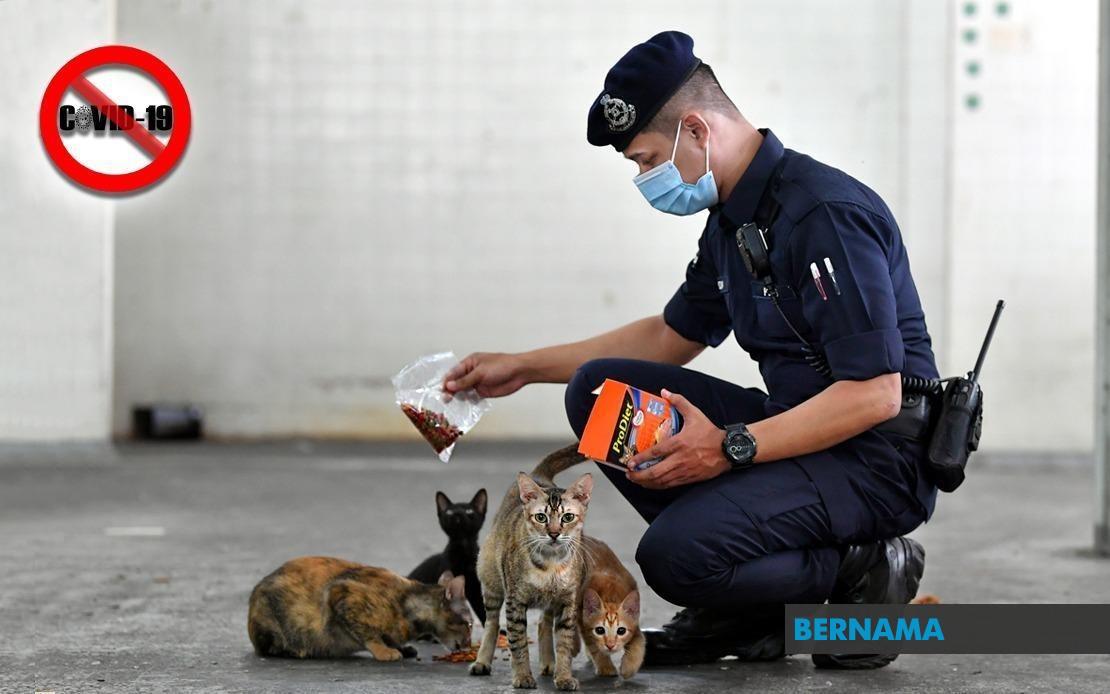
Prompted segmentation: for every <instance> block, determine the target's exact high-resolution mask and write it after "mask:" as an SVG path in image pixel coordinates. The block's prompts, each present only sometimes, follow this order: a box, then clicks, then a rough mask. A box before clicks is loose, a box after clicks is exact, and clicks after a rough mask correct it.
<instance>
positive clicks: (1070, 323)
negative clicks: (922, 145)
mask: <svg viewBox="0 0 1110 694" xmlns="http://www.w3.org/2000/svg"><path fill="white" fill-rule="evenodd" d="M969 6H970V7H973V8H974V9H973V10H970V11H969V9H968V7H969ZM955 7H956V15H955V32H954V41H955V43H954V57H953V73H954V75H955V79H954V80H953V82H952V90H953V92H952V98H951V109H952V152H953V166H952V173H951V185H952V207H951V211H950V222H949V223H950V238H951V248H950V250H949V253H950V270H949V279H948V282H949V286H950V288H951V289H950V291H951V307H952V310H951V311H950V312H949V313H948V314H947V320H946V321H945V323H944V326H945V330H946V332H947V334H948V335H949V340H948V341H947V343H946V345H945V346H946V350H945V351H946V357H947V360H948V362H949V364H952V365H953V366H959V367H962V368H970V367H971V366H972V365H973V363H974V360H975V354H976V351H977V350H978V343H979V342H980V341H981V340H982V339H983V334H984V332H985V330H986V324H987V320H988V319H989V318H990V312H991V311H992V310H993V307H994V303H995V301H996V300H997V299H998V298H1000V297H1005V298H1006V300H1007V308H1006V312H1005V314H1004V317H1003V320H1002V322H1001V323H1000V325H999V329H998V333H997V335H996V337H995V341H994V346H993V347H992V348H991V353H990V357H989V360H988V363H987V366H986V368H985V370H984V379H985V382H986V384H987V385H985V386H984V388H985V390H986V393H985V396H984V397H985V402H986V403H987V407H988V408H989V409H988V410H987V412H986V421H985V437H986V439H985V442H986V445H990V446H994V447H999V448H1017V449H1038V450H1049V451H1051V450H1059V449H1090V446H1091V444H1092V440H1093V439H1092V422H1093V420H1092V415H1093V407H1094V405H1093V395H1094V386H1093V383H1094V377H1093V368H1094V349H1093V341H1094V290H1095V256H1094V251H1095V169H1096V159H1095V143H1096V121H1095V117H1096V97H1097V81H1096V80H1097V72H1096V70H1097V58H1098V45H1097V36H1098V3H1095V2H1075V3H1067V4H1057V3H1044V2H1032V1H1028V0H1027V1H1025V2H978V3H975V2H959V3H956V5H955ZM967 32H973V33H971V34H970V35H969V34H968V33H967ZM972 64H977V65H978V71H977V72H976V73H974V74H973V72H972V71H970V70H969V65H972ZM973 69H974V68H971V70H973ZM969 100H971V101H972V104H974V103H975V102H976V100H977V104H978V105H977V106H974V107H972V105H970V104H969V103H968V102H969Z"/></svg>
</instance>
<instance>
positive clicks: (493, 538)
mask: <svg viewBox="0 0 1110 694" xmlns="http://www.w3.org/2000/svg"><path fill="white" fill-rule="evenodd" d="M582 460H583V458H582V456H580V455H579V454H578V453H577V444H575V445H572V446H568V447H566V448H563V449H560V450H559V451H556V452H555V453H552V454H551V455H549V456H548V457H547V458H545V459H544V460H543V462H541V463H540V464H539V465H538V466H537V467H536V469H535V470H534V471H533V473H532V474H533V477H530V476H528V475H526V474H524V473H523V472H521V473H519V474H518V475H517V480H516V484H514V485H513V486H512V487H511V488H510V489H509V492H508V494H506V496H505V499H504V501H502V503H501V508H500V509H498V511H497V515H496V516H494V519H493V527H492V528H491V529H490V533H489V535H488V536H487V537H486V540H485V542H484V543H483V544H482V549H481V551H480V552H479V553H478V578H479V579H481V582H482V596H483V599H484V601H485V606H486V625H485V629H484V630H483V633H482V645H481V647H480V648H479V649H478V657H477V660H475V662H474V663H472V664H471V666H470V674H472V675H488V674H490V665H491V663H492V661H493V654H494V649H495V647H496V644H497V636H498V628H499V626H500V618H501V606H502V605H504V606H505V620H506V626H507V632H508V637H509V651H510V652H511V654H512V670H513V686H514V687H517V688H527V689H531V688H534V687H535V686H536V680H535V678H534V677H533V676H532V668H531V664H530V663H529V661H528V636H527V633H526V630H527V618H526V611H527V610H528V608H530V607H542V608H543V609H544V611H545V615H549V618H550V620H551V622H552V629H551V633H553V636H554V639H555V641H556V644H554V645H553V644H551V643H550V639H549V640H548V643H543V642H542V641H541V643H540V664H541V666H542V671H541V672H542V674H544V675H550V674H554V676H555V686H556V687H557V688H558V689H562V690H574V689H578V680H577V679H575V678H574V674H573V673H572V672H571V659H572V658H573V654H574V652H575V651H576V650H577V645H578V634H577V629H576V628H575V627H576V621H577V619H576V617H577V614H576V610H577V607H578V600H579V589H580V587H581V584H582V581H583V579H584V576H585V555H584V552H583V551H582V548H581V542H582V526H583V523H584V521H585V518H586V509H587V508H588V506H589V503H590V494H591V492H592V490H593V477H592V476H591V475H590V474H589V473H586V474H584V475H582V476H581V477H579V478H578V479H577V480H575V482H574V484H572V485H570V486H569V487H567V488H566V489H561V488H559V487H557V486H555V483H554V482H552V477H553V476H554V474H556V473H557V472H558V471H559V470H562V469H565V468H566V467H569V466H570V465H573V464H575V463H578V462H580V461H582ZM540 633H541V634H542V633H543V629H541V631H540Z"/></svg>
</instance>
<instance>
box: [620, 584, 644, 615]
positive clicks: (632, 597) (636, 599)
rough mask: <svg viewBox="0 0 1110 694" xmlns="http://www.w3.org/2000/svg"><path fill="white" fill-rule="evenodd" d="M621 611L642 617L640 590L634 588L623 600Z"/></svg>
mask: <svg viewBox="0 0 1110 694" xmlns="http://www.w3.org/2000/svg"><path fill="white" fill-rule="evenodd" d="M621 612H623V613H625V614H626V615H628V616H629V617H632V618H633V619H639V618H640V591H638V590H634V591H632V592H631V593H629V594H628V595H626V596H624V600H622V601H621Z"/></svg>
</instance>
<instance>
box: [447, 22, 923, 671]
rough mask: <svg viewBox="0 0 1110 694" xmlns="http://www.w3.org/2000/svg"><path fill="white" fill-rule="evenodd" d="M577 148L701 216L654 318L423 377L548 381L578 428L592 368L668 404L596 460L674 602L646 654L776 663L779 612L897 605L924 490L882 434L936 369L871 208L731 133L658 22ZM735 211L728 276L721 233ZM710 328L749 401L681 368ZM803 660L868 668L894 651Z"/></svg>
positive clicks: (662, 207)
mask: <svg viewBox="0 0 1110 694" xmlns="http://www.w3.org/2000/svg"><path fill="white" fill-rule="evenodd" d="M587 139H588V140H589V142H590V143H591V144H593V145H597V146H609V145H611V146H612V147H613V148H614V149H616V150H617V151H618V152H621V153H623V155H624V156H625V157H626V158H627V159H630V160H631V161H632V162H634V163H635V164H636V165H637V166H638V167H639V172H640V173H639V175H638V176H636V178H634V179H633V181H634V183H635V184H636V186H637V187H638V188H639V189H640V191H641V192H642V193H643V194H644V197H645V198H646V199H647V202H648V203H649V204H651V205H652V206H653V207H655V208H656V209H658V210H659V211H661V212H666V213H670V214H676V215H690V214H696V213H699V212H703V211H706V210H708V212H709V214H708V217H707V219H706V224H705V229H704V231H703V232H702V234H701V238H700V239H699V240H698V249H697V253H696V255H695V256H694V259H693V260H692V261H691V262H690V263H689V265H688V267H687V268H686V279H685V282H684V283H683V284H682V285H681V286H680V287H679V288H678V291H676V292H675V294H674V296H673V297H672V298H671V299H670V301H669V302H668V303H667V305H666V307H665V308H664V309H663V313H662V315H656V316H652V317H649V318H645V319H642V320H639V321H636V322H634V323H631V324H629V325H626V326H624V327H621V328H617V329H616V330H613V331H611V332H608V333H605V334H602V335H599V336H597V337H594V338H591V339H587V340H583V341H580V342H575V343H571V344H565V345H559V346H554V347H547V348H544V349H538V350H535V351H531V352H525V353H520V354H493V353H477V354H472V355H470V356H468V357H467V358H465V359H464V360H463V361H462V362H461V363H460V364H459V365H458V367H456V368H455V369H454V370H453V371H452V372H451V373H450V374H448V376H447V378H446V380H445V383H444V387H445V388H446V389H447V390H448V391H451V392H455V391H458V390H463V389H466V388H476V389H477V391H478V392H479V393H480V394H482V395H484V396H501V395H508V394H509V393H512V392H515V391H516V390H517V389H519V388H521V387H522V386H524V385H525V384H527V383H534V382H554V383H568V386H567V390H566V410H567V416H568V418H569V420H570V425H571V427H572V428H573V429H574V431H575V433H576V434H578V435H579V436H581V434H582V430H583V428H584V427H585V422H586V419H587V417H588V415H589V412H590V408H591V406H592V404H593V399H594V396H593V395H592V392H593V391H594V390H595V389H596V388H597V387H598V386H599V385H600V384H601V383H602V382H603V381H604V380H605V379H606V378H612V379H615V380H618V381H622V382H624V383H627V384H630V385H633V386H636V387H638V388H641V389H644V390H647V391H651V392H655V393H661V394H662V395H663V397H665V398H667V399H668V400H669V401H670V402H671V403H673V404H674V406H675V407H676V408H677V410H678V411H679V412H680V413H681V415H682V417H683V427H682V430H681V431H680V432H679V433H678V434H677V435H675V436H674V437H672V438H670V439H667V440H664V441H662V442H661V443H659V444H658V445H656V446H655V447H654V448H652V449H650V450H648V451H646V452H643V453H641V454H639V455H637V456H636V457H635V458H633V459H632V460H631V461H630V462H629V466H630V468H631V467H633V466H636V465H638V464H639V463H640V462H642V461H645V460H648V459H652V458H662V461H661V462H659V463H657V464H655V465H654V466H652V467H649V468H647V469H645V470H642V471H633V470H631V469H630V470H629V471H628V472H626V473H622V472H620V471H618V470H613V469H611V468H608V467H602V468H601V470H602V472H603V473H604V474H605V475H607V476H608V477H609V479H610V480H611V481H612V482H613V484H614V485H615V486H616V487H617V489H619V490H620V492H621V493H622V494H623V495H624V496H625V498H627V499H628V501H629V502H630V503H631V504H632V505H633V506H634V507H635V509H636V510H637V511H638V512H639V513H640V515H641V516H643V518H644V519H645V520H646V521H647V522H648V524H649V525H648V528H647V530H646V532H645V533H644V535H643V537H642V538H641V540H640V543H639V546H638V548H637V551H636V561H637V563H638V564H639V565H640V568H641V570H642V573H643V576H644V579H645V581H646V582H647V583H648V585H649V586H651V588H652V589H653V590H655V592H656V593H658V594H659V595H660V596H662V597H663V598H665V599H666V600H668V601H670V602H672V603H675V604H678V605H681V606H684V607H685V608H686V609H684V610H682V611H681V612H679V613H678V614H677V615H676V616H675V618H674V619H673V620H672V621H671V622H669V623H668V624H666V625H665V626H664V627H663V628H662V629H655V630H647V631H646V634H647V636H648V654H647V662H648V663H654V664H666V663H693V662H707V661H711V660H714V659H717V658H720V657H723V656H726V655H735V656H738V657H740V658H742V659H749V660H760V659H773V658H778V657H781V656H782V655H783V643H784V641H783V636H784V635H783V631H782V622H783V612H782V605H783V604H784V603H819V602H824V601H826V600H828V601H830V602H834V603H844V602H870V603H906V602H908V601H909V600H910V599H912V598H913V597H914V595H915V593H916V591H917V586H918V583H919V581H920V579H921V575H922V572H923V571H924V560H925V555H924V551H923V549H922V548H921V546H920V545H919V544H918V543H916V542H915V541H913V540H910V539H907V538H905V537H902V536H903V535H904V534H906V533H909V532H910V531H911V530H913V529H914V528H916V527H918V526H919V525H920V524H921V523H923V522H924V521H925V520H927V519H928V517H929V516H930V515H931V513H932V511H933V506H934V502H935V499H936V487H935V486H934V485H933V484H932V483H931V481H930V480H929V478H928V477H927V475H926V474H925V470H924V451H925V444H924V443H923V442H922V441H921V440H920V439H919V438H916V437H915V435H913V434H907V433H906V432H905V431H899V430H898V429H897V427H894V428H893V429H892V428H891V427H890V423H891V422H894V421H896V420H897V419H898V417H900V415H899V413H900V412H901V405H902V381H901V379H900V375H908V376H916V377H920V378H935V377H937V370H936V365H935V361H934V357H933V352H932V347H931V341H930V337H929V333H928V331H927V330H926V327H925V316H924V313H923V311H922V308H921V302H920V300H919V298H918V294H917V290H916V288H915V287H914V282H913V278H912V277H911V275H910V266H909V260H908V258H907V254H906V248H905V246H904V245H903V242H902V236H901V233H900V232H899V230H898V226H897V224H896V223H895V221H894V216H893V215H892V214H891V212H890V210H889V209H888V208H887V206H886V204H885V203H884V202H883V201H882V199H880V198H879V196H878V195H877V194H876V193H875V192H874V191H872V190H871V189H870V188H868V187H867V186H865V185H863V184H862V183H860V182H859V181H857V180H855V179H854V178H852V177H851V176H849V175H848V174H846V173H844V172H842V171H839V170H837V169H835V168H832V167H831V166H827V165H825V164H822V163H820V162H818V161H815V160H814V159H812V158H810V157H808V156H806V155H804V154H801V153H798V152H795V151H793V150H789V149H785V148H784V147H783V144H782V143H781V142H780V141H779V139H778V138H777V137H776V136H775V135H774V133H772V132H771V131H770V130H756V129H755V128H753V127H752V126H751V125H750V124H749V123H748V122H747V121H746V120H745V119H744V117H743V116H742V115H741V114H740V112H739V111H738V110H737V108H736V106H735V105H734V104H733V103H732V101H731V100H730V99H729V98H728V97H727V96H726V95H725V93H724V91H723V90H722V89H721V86H720V85H719V84H718V82H717V80H716V78H715V77H714V75H713V71H712V70H711V69H710V68H709V66H708V65H706V64H704V63H702V62H701V61H700V60H699V59H698V58H697V57H696V56H695V55H694V53H693V40H692V39H691V38H690V37H689V36H687V35H685V34H683V33H680V32H676V31H668V32H664V33H661V34H658V35H657V36H654V37H652V38H651V39H650V40H648V41H647V42H646V43H642V44H640V45H637V46H635V47H633V48H632V49H631V50H630V51H628V53H627V54H625V55H624V57H622V58H621V59H620V60H619V61H618V62H617V64H616V65H614V66H613V68H612V69H611V70H610V71H609V73H608V74H607V75H606V78H605V85H604V89H603V90H602V91H601V93H600V94H599V95H598V97H597V98H596V99H595V100H594V102H593V105H592V106H591V108H590V111H589V120H588V126H587ZM753 221H754V222H757V224H756V226H755V227H748V231H749V232H750V231H751V230H752V229H753V228H754V229H756V230H757V233H756V235H755V236H752V235H751V234H750V233H749V234H748V235H747V236H746V238H747V240H748V241H749V244H748V245H747V246H746V248H747V251H748V253H749V254H751V253H754V255H752V256H751V257H752V258H755V261H756V262H755V263H754V266H753V267H751V268H749V264H751V262H750V261H749V263H748V264H746V263H745V262H744V260H745V259H744V257H743V256H744V253H743V252H742V248H741V245H742V244H741V243H739V241H738V235H737V230H738V229H740V228H741V227H744V225H746V224H749V223H752V222H753ZM743 238H744V237H743V235H741V237H740V239H739V240H743ZM764 244H765V245H764ZM753 246H754V247H753ZM761 251H762V254H761ZM761 257H762V259H763V262H762V263H761V262H758V261H759V260H760V258H761ZM729 333H732V334H733V335H734V336H735V338H736V341H737V342H738V343H739V344H740V346H741V347H742V348H743V349H744V350H745V351H747V352H748V353H749V354H750V355H751V356H752V358H753V359H755V360H756V361H757V362H758V363H759V369H760V373H761V375H762V376H763V380H764V383H765V385H766V388H767V390H766V392H764V391H763V390H760V389H758V388H754V387H744V386H740V385H737V384H733V383H729V382H727V381H724V380H721V379H718V378H714V377H712V376H709V375H706V374H702V373H698V372H696V371H692V370H689V369H686V368H683V365H684V364H686V363H687V362H689V361H690V360H691V359H693V358H694V357H695V356H696V355H698V354H699V353H700V352H701V351H702V350H703V349H704V348H705V347H706V346H712V347H716V346H717V345H719V344H721V342H722V341H723V340H724V339H725V338H726V337H727V336H728V334H729ZM813 659H814V662H815V663H816V664H817V665H818V666H819V667H838V668H872V667H881V666H883V665H886V664H887V663H889V662H890V661H891V660H893V659H894V656H891V655H874V656H868V655H863V656H860V655H843V656H837V655H833V656H814V657H813Z"/></svg>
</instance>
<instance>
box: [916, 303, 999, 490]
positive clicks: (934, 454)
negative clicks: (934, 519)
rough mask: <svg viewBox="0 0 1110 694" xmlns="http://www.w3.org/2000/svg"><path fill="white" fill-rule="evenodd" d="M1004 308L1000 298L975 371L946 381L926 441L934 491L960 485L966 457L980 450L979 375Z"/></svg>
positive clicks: (980, 399)
mask: <svg viewBox="0 0 1110 694" xmlns="http://www.w3.org/2000/svg"><path fill="white" fill-rule="evenodd" d="M1005 306H1006V303H1005V302H1004V301H1003V300H1002V299H999V300H998V304H997V305H996V306H995V308H994V316H993V317H992V318H991V324H990V327H989V328H987V336H986V338H984V339H983V346H982V348H980V350H979V358H978V359H977V360H976V361H975V369H974V370H972V371H969V372H968V374H967V378H961V377H959V376H957V377H955V378H952V379H951V380H949V381H948V385H947V386H946V387H945V389H944V395H943V396H942V398H941V410H940V415H939V416H938V417H937V423H936V429H935V430H934V431H933V436H932V438H931V439H930V440H929V467H930V469H931V472H932V474H933V481H934V482H935V483H936V485H937V488H939V489H940V490H942V491H945V492H950V491H953V490H954V489H956V487H959V486H960V484H962V483H963V481H964V468H965V467H966V466H967V458H968V456H969V455H971V452H972V451H975V450H978V448H979V437H980V435H981V434H982V432H983V390H982V389H981V388H980V387H979V372H980V371H982V369H983V359H984V358H985V357H986V356H987V349H988V348H989V347H990V346H991V339H992V338H993V337H994V329H995V327H996V326H997V325H998V318H999V316H1001V315H1002V309H1003V308H1005Z"/></svg>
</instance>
